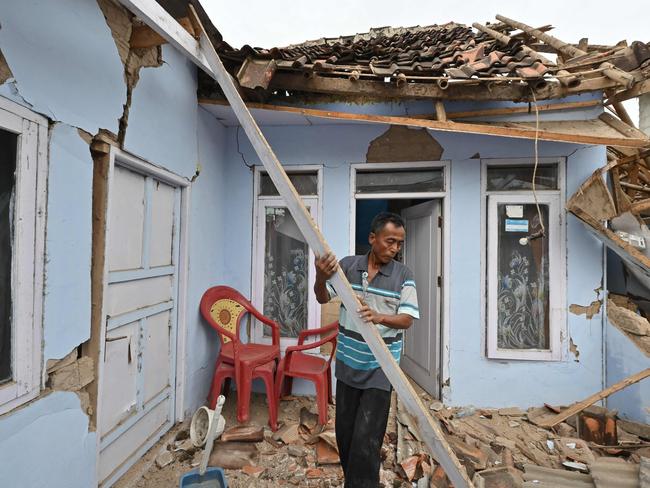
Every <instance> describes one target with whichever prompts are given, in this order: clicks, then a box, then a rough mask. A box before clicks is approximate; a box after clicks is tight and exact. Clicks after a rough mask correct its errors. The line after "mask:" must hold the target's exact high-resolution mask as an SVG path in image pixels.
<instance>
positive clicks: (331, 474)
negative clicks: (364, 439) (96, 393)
mask: <svg viewBox="0 0 650 488" xmlns="http://www.w3.org/2000/svg"><path fill="white" fill-rule="evenodd" d="M235 398H236V397H235V396H234V395H233V396H232V397H231V398H229V399H227V400H226V403H225V405H224V408H223V411H222V415H223V417H224V418H225V420H226V429H228V428H230V427H233V426H235V425H237V419H236V412H235V409H236V401H235ZM303 407H307V408H309V409H310V410H311V411H313V412H315V411H316V405H315V400H314V398H313V397H289V399H288V400H283V401H282V403H281V405H280V409H279V419H278V420H279V422H283V423H284V424H295V423H297V422H298V421H299V419H300V410H301V409H302V408H303ZM330 416H331V418H333V417H334V406H333V405H330ZM267 422H268V409H267V404H266V396H265V395H261V394H253V395H252V398H251V419H250V422H249V424H251V425H258V426H265V436H267V437H270V436H271V434H272V432H271V430H270V428H269V427H268V424H267ZM188 430H189V422H184V423H183V424H180V425H178V426H176V427H174V428H173V429H172V431H171V432H170V433H169V434H167V435H166V436H165V437H164V438H163V439H161V441H159V442H158V443H157V444H156V445H155V446H154V447H153V448H151V449H150V450H149V452H148V453H147V454H146V455H145V456H144V457H143V458H142V459H141V460H140V461H139V462H138V463H137V464H136V465H135V466H133V467H132V468H131V469H130V470H129V471H128V472H127V473H126V474H125V475H124V476H123V477H122V478H121V479H120V481H119V482H118V483H117V484H116V485H115V487H116V488H172V487H178V486H179V480H180V477H181V476H182V475H183V474H185V473H187V472H188V471H190V470H192V469H195V468H196V467H197V466H198V463H199V461H200V456H201V454H202V452H203V451H202V450H201V449H199V450H197V451H194V452H185V451H182V450H179V451H175V452H174V449H176V444H177V443H178V442H179V441H182V440H184V439H185V438H186V437H185V436H186V435H187V432H188ZM257 448H258V451H259V461H258V463H259V465H260V466H264V467H266V470H265V472H264V473H263V474H262V475H261V476H260V477H259V478H255V477H253V476H249V475H247V474H245V473H244V472H242V471H241V470H230V469H229V470H226V478H227V481H228V486H229V487H233V488H244V487H249V486H254V487H275V486H314V487H316V486H318V487H330V486H331V487H337V486H342V483H341V482H340V479H341V478H342V475H343V473H342V471H341V469H340V467H339V465H331V466H320V467H319V468H318V469H320V470H322V472H314V475H318V479H308V478H307V476H308V473H307V470H308V469H309V467H312V468H315V462H314V461H315V459H313V458H314V453H313V448H312V447H307V448H306V449H305V452H306V453H307V454H306V455H305V456H297V457H293V456H291V455H290V454H289V448H288V446H282V447H281V448H276V447H275V446H273V445H271V444H269V443H268V442H267V441H263V442H260V443H257ZM167 450H169V451H172V452H173V454H174V461H173V462H172V463H171V464H169V465H167V466H164V467H162V468H160V467H159V466H158V465H157V464H156V458H157V457H158V456H159V455H160V453H162V452H164V451H167ZM310 455H311V458H310Z"/></svg>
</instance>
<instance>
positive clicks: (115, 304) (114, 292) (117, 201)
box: [97, 160, 181, 486]
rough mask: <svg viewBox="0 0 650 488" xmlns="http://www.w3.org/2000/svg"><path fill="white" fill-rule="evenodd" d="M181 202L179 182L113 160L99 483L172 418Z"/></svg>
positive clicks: (115, 474) (108, 480)
mask: <svg viewBox="0 0 650 488" xmlns="http://www.w3.org/2000/svg"><path fill="white" fill-rule="evenodd" d="M180 203H181V188H180V187H177V186H174V185H173V184H171V183H170V182H169V181H162V180H161V179H159V178H157V177H155V176H153V175H152V174H147V173H146V172H143V171H142V168H138V171H136V170H134V169H132V168H131V167H129V166H127V165H123V164H120V161H119V160H117V161H116V162H115V163H114V166H113V167H112V171H111V172H110V176H109V197H108V210H107V212H108V215H107V224H108V225H107V236H106V243H107V244H106V265H105V266H106V271H105V287H104V290H105V291H104V304H103V310H104V312H103V317H104V323H103V332H102V343H101V345H100V351H101V353H100V362H101V364H100V365H99V372H100V375H99V378H100V383H99V396H98V425H97V431H98V435H99V464H98V481H99V484H100V486H110V485H112V484H113V483H114V482H115V481H116V480H117V479H118V478H119V477H120V476H121V475H122V474H123V473H124V472H125V471H126V470H127V469H128V468H129V467H130V466H131V465H132V464H133V463H134V462H135V461H137V459H138V458H139V457H140V456H141V455H142V453H144V452H145V451H146V450H147V449H148V448H149V447H150V446H151V445H152V444H153V443H154V442H155V441H156V440H157V439H158V438H160V436H161V435H163V434H164V433H165V432H166V431H167V430H168V429H169V428H170V427H171V426H172V425H173V423H174V405H175V386H176V374H175V372H176V363H175V358H176V331H177V296H178V291H177V287H178V272H179V269H178V257H179V239H180V236H179V230H180ZM102 361H103V362H102Z"/></svg>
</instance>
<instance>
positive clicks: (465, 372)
mask: <svg viewBox="0 0 650 488" xmlns="http://www.w3.org/2000/svg"><path fill="white" fill-rule="evenodd" d="M462 105H463V104H458V107H459V108H456V110H462V109H463V108H460V107H462ZM411 108H412V107H408V109H411ZM419 108H420V110H422V108H423V107H422V106H419ZM472 108H473V109H478V108H479V107H477V106H476V105H474V106H473V107H472ZM481 108H482V107H481ZM345 109H346V110H348V109H352V110H355V111H361V110H366V111H367V112H368V113H395V112H399V110H401V111H402V112H404V111H407V110H405V109H404V107H402V108H401V109H398V108H396V107H395V105H394V104H386V105H373V106H356V107H355V106H350V107H346V108H345ZM448 110H451V109H449V107H448ZM408 113H417V112H416V110H408ZM591 116H592V113H591V111H582V118H590V117H591ZM263 131H264V134H265V136H266V137H267V138H268V139H269V142H270V144H271V146H272V147H273V149H274V151H275V152H276V154H277V155H278V157H279V159H280V161H282V163H283V164H286V165H296V164H317V165H319V164H320V165H323V166H324V167H323V198H322V209H323V215H322V216H321V220H322V229H323V232H324V235H325V237H326V239H327V241H328V243H329V244H330V246H331V247H332V249H333V250H334V252H335V253H336V255H337V256H339V257H342V256H345V255H347V254H349V253H350V251H351V246H350V242H349V239H350V212H352V211H354V209H351V208H350V198H349V193H348V192H349V188H350V181H349V177H350V168H349V164H350V163H358V162H363V161H365V157H366V153H367V150H368V145H369V144H370V142H371V141H372V140H374V139H376V138H377V137H378V136H380V135H381V134H382V133H384V132H385V131H386V127H385V126H369V125H361V124H355V125H334V124H329V123H328V124H323V125H314V126H309V127H306V126H290V127H278V126H273V125H271V122H269V125H268V126H265V127H263ZM432 135H433V137H434V138H435V139H436V141H438V143H440V145H441V146H442V147H443V148H444V155H443V158H444V159H445V160H450V161H451V182H450V187H451V189H452V193H451V217H450V221H449V220H448V225H450V236H451V256H450V266H451V269H450V270H449V273H450V276H451V289H450V290H449V294H450V324H451V325H450V329H451V331H450V338H449V348H450V351H449V355H450V357H451V361H450V364H449V365H448V366H449V371H450V374H451V383H450V385H449V387H448V388H445V391H444V393H445V398H444V399H445V401H447V402H449V403H452V404H456V405H460V404H468V403H474V404H479V405H486V406H495V407H500V406H508V405H518V406H522V407H523V406H529V405H531V404H538V405H539V404H543V403H544V402H551V403H557V404H563V403H570V402H573V401H575V400H577V399H580V398H583V397H586V396H588V395H589V394H591V393H593V392H594V391H598V390H600V389H601V387H602V382H603V378H602V359H603V357H602V312H600V313H596V312H595V311H594V314H593V315H592V317H591V318H590V319H587V318H586V316H585V315H574V314H569V313H567V321H568V336H566V337H564V342H563V349H564V351H565V353H566V354H565V356H566V357H565V359H564V360H562V361H559V362H547V361H494V360H487V359H486V358H485V352H484V351H485V337H484V335H485V333H484V331H485V327H484V322H483V320H482V318H481V317H482V312H481V310H482V306H483V301H482V298H481V260H482V247H481V214H482V212H483V210H484V207H482V202H481V196H480V164H481V163H480V160H479V159H477V158H476V157H477V153H478V155H479V156H478V157H480V158H513V157H518V158H520V157H530V158H532V157H533V155H534V147H533V141H526V140H519V139H505V138H495V137H487V136H474V135H462V134H452V133H442V132H433V133H432ZM236 137H237V131H236V129H235V128H229V129H228V142H227V143H228V155H227V158H228V161H229V163H228V171H227V172H226V187H227V188H228V189H231V188H236V189H237V191H236V192H234V193H232V192H230V193H228V201H229V202H230V203H231V204H232V207H231V209H232V211H233V212H236V213H230V214H229V219H230V220H231V221H232V223H233V225H234V228H233V230H232V232H233V234H236V235H238V236H241V239H240V240H239V241H237V242H235V241H230V242H228V243H227V244H226V248H225V253H226V256H228V260H227V262H226V263H225V268H224V272H225V279H226V280H227V284H230V285H231V286H234V287H236V288H238V289H239V290H241V291H242V292H243V293H244V294H247V295H249V296H250V291H251V276H250V269H251V263H252V259H251V255H252V251H250V252H249V251H248V250H247V252H242V248H241V242H246V243H248V242H250V241H251V240H252V226H251V222H252V202H253V198H254V195H253V178H252V173H251V171H250V170H249V169H248V168H247V167H246V166H245V163H244V161H242V156H240V154H239V153H238V151H237V139H236ZM296 141H299V143H298V142H296ZM324 141H326V143H324ZM239 149H240V150H241V152H242V153H243V157H244V158H245V162H246V164H260V163H259V161H258V160H257V158H256V156H255V153H254V152H253V150H252V148H251V147H250V145H249V143H248V141H247V140H246V138H245V136H244V135H243V132H241V131H240V133H239ZM539 151H540V152H539V155H540V157H557V156H562V155H564V156H568V157H569V158H568V164H567V174H566V187H567V188H566V193H567V196H568V195H571V194H572V193H573V192H574V191H575V189H576V188H577V187H578V186H579V185H580V184H581V183H582V182H583V181H584V180H585V179H586V178H587V177H588V176H589V175H590V174H591V173H592V172H593V171H594V170H595V169H596V168H597V167H599V166H602V164H603V162H604V161H605V151H604V149H603V148H600V147H583V146H577V145H572V144H560V143H549V142H540V143H539ZM567 241H568V247H569V250H568V257H567V261H568V264H567V266H568V271H567V272H568V275H569V281H568V283H567V290H568V293H567V306H568V305H570V304H579V305H589V304H591V303H592V302H593V301H594V300H596V299H597V297H596V295H595V293H594V291H593V290H594V289H595V288H597V287H599V286H601V282H602V277H603V269H602V247H601V245H600V244H599V243H598V242H597V241H596V240H595V239H593V238H591V237H590V236H589V234H588V233H587V232H586V231H585V229H584V228H583V226H582V225H581V224H580V223H579V222H577V221H576V220H575V219H571V218H568V219H567ZM242 270H246V273H243V272H242ZM570 341H573V344H574V346H575V347H576V348H577V352H579V357H578V358H576V356H575V355H574V354H572V353H571V352H570V351H569V344H570ZM522 377H527V378H533V379H534V381H536V384H535V386H534V387H532V388H531V386H530V382H522V381H521V378H522Z"/></svg>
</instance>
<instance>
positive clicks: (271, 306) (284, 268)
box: [263, 207, 309, 337]
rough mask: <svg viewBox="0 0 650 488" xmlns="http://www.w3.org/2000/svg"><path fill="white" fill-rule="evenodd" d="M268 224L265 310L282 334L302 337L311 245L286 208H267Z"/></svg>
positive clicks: (265, 249) (265, 254)
mask: <svg viewBox="0 0 650 488" xmlns="http://www.w3.org/2000/svg"><path fill="white" fill-rule="evenodd" d="M265 226H266V229H265V230H266V232H265V241H266V242H265V247H264V308H263V313H264V315H266V316H267V317H269V318H271V319H273V320H275V321H276V322H278V323H279V324H280V335H281V336H282V337H298V334H299V333H300V331H301V330H303V329H305V328H307V305H308V295H307V293H308V288H309V286H308V283H309V279H308V278H309V276H308V268H309V260H308V256H309V247H308V246H307V243H306V242H305V241H304V239H303V237H302V234H301V233H300V230H299V229H298V226H297V225H296V222H295V221H294V220H293V217H292V216H291V214H290V213H289V211H288V210H287V209H286V208H285V207H266V219H265ZM264 335H266V336H270V335H271V330H270V328H269V327H264Z"/></svg>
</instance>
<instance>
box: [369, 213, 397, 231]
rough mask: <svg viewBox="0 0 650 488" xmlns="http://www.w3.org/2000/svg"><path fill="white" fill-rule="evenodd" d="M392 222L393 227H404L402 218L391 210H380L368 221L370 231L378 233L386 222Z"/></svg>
mask: <svg viewBox="0 0 650 488" xmlns="http://www.w3.org/2000/svg"><path fill="white" fill-rule="evenodd" d="M389 222H390V223H392V224H393V225H394V226H395V227H404V220H403V219H402V217H400V216H399V215H397V214H396V213H392V212H381V213H378V214H377V215H375V218H374V219H372V222H371V223H370V232H372V233H373V234H375V235H376V234H379V233H380V232H381V230H382V229H383V228H384V227H385V226H386V224H387V223H389Z"/></svg>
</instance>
